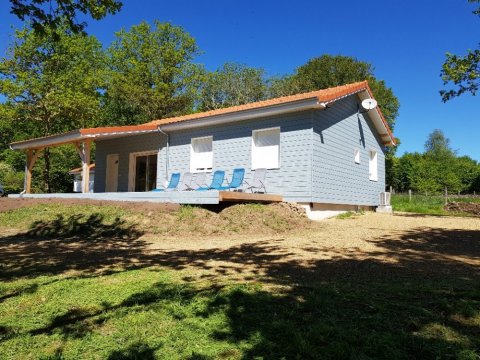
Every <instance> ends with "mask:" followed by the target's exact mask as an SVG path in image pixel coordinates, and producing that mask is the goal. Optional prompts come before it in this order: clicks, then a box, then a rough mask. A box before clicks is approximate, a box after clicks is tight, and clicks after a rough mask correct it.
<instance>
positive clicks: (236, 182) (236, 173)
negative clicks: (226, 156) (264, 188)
mask: <svg viewBox="0 0 480 360" xmlns="http://www.w3.org/2000/svg"><path fill="white" fill-rule="evenodd" d="M244 177H245V169H244V168H238V169H233V175H232V181H230V184H228V185H227V186H220V187H219V188H217V190H232V189H238V188H239V187H240V186H242V184H243V178H244Z"/></svg>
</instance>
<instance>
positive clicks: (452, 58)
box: [440, 0, 480, 102]
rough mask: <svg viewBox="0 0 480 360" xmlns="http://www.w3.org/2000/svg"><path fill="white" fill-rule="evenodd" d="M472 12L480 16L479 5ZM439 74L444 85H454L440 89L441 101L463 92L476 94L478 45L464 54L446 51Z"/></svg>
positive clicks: (479, 81) (479, 82)
mask: <svg viewBox="0 0 480 360" xmlns="http://www.w3.org/2000/svg"><path fill="white" fill-rule="evenodd" d="M469 2H471V3H474V2H477V3H480V0H469ZM473 13H474V14H476V15H478V16H480V7H478V8H477V9H476V10H474V11H473ZM440 75H441V77H442V80H443V84H444V85H447V84H452V85H453V86H454V88H453V89H450V90H441V91H440V95H441V97H442V100H443V102H447V101H448V100H450V99H452V98H454V97H456V96H459V95H462V94H463V93H471V94H472V95H476V93H477V91H478V89H479V86H480V47H479V48H478V49H475V50H468V51H467V54H466V55H464V56H459V55H455V54H451V53H447V54H446V60H445V62H444V63H443V65H442V71H441V73H440Z"/></svg>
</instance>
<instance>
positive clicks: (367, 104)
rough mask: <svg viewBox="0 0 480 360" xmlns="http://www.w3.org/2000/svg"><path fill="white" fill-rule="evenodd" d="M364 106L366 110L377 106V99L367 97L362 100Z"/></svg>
mask: <svg viewBox="0 0 480 360" xmlns="http://www.w3.org/2000/svg"><path fill="white" fill-rule="evenodd" d="M362 107H363V108H364V109H365V110H367V111H368V110H373V109H375V108H376V107H377V100H375V99H365V100H363V101H362Z"/></svg>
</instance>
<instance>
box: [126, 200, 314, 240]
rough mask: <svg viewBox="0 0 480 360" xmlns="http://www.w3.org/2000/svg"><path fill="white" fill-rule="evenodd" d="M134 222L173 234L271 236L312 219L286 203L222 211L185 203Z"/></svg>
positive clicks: (308, 223)
mask: <svg viewBox="0 0 480 360" xmlns="http://www.w3.org/2000/svg"><path fill="white" fill-rule="evenodd" d="M144 214H145V215H146V216H141V217H134V218H132V219H130V220H131V221H132V222H137V223H139V225H140V227H141V228H142V229H143V230H145V231H146V232H148V233H150V234H155V235H163V236H170V237H171V236H174V237H184V236H187V237H194V238H197V237H201V236H221V235H224V236H228V235H235V234H238V235H261V236H269V235H275V234H279V233H285V232H288V231H292V230H296V229H301V228H308V227H310V226H312V225H313V224H312V222H311V221H310V220H308V219H307V218H306V217H305V213H304V210H303V209H302V208H299V207H297V206H293V205H290V204H286V203H277V204H270V205H258V204H236V205H232V206H228V207H225V208H223V209H222V210H219V211H212V210H209V209H206V208H202V207H193V206H185V207H181V208H180V209H179V210H178V211H177V212H170V213H165V212H153V211H149V212H146V213H144Z"/></svg>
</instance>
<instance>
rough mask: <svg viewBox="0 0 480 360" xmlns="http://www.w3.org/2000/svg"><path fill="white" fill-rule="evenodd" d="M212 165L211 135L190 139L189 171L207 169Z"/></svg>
mask: <svg viewBox="0 0 480 360" xmlns="http://www.w3.org/2000/svg"><path fill="white" fill-rule="evenodd" d="M212 167H213V137H212V136H208V137H203V138H194V139H192V142H191V146H190V171H191V172H199V171H208V170H211V169H212Z"/></svg>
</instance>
